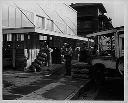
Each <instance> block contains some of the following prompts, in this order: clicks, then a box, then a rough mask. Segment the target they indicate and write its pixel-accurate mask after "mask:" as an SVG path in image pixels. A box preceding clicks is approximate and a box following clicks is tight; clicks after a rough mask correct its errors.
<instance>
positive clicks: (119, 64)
mask: <svg viewBox="0 0 128 103" xmlns="http://www.w3.org/2000/svg"><path fill="white" fill-rule="evenodd" d="M117 70H118V71H119V73H120V75H121V77H122V78H123V77H124V57H121V58H119V59H118V60H117Z"/></svg>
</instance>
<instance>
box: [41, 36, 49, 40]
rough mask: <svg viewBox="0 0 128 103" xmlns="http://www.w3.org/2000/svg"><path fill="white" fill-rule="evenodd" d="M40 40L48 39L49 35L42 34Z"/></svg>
mask: <svg viewBox="0 0 128 103" xmlns="http://www.w3.org/2000/svg"><path fill="white" fill-rule="evenodd" d="M39 40H47V36H43V35H40V36H39Z"/></svg>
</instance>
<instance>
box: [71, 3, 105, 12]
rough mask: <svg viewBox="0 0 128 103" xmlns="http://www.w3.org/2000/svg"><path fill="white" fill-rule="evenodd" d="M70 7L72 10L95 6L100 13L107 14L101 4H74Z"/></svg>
mask: <svg viewBox="0 0 128 103" xmlns="http://www.w3.org/2000/svg"><path fill="white" fill-rule="evenodd" d="M70 6H71V7H72V8H74V9H76V8H81V7H87V6H97V7H98V8H99V9H100V10H101V12H103V13H107V11H106V9H105V7H104V6H103V4H102V3H75V4H71V5H70Z"/></svg>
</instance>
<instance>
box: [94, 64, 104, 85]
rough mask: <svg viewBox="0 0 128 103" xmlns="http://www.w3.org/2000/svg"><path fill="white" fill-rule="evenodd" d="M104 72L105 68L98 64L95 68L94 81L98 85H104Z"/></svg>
mask: <svg viewBox="0 0 128 103" xmlns="http://www.w3.org/2000/svg"><path fill="white" fill-rule="evenodd" d="M104 70H105V66H104V65H103V64H101V63H97V64H95V65H94V66H93V80H94V81H95V83H96V84H97V85H102V84H103V83H104V80H105V76H104Z"/></svg>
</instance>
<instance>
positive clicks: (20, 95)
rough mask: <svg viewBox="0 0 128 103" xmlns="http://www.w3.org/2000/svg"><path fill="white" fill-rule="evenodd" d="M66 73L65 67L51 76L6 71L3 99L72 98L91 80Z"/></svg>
mask: <svg viewBox="0 0 128 103" xmlns="http://www.w3.org/2000/svg"><path fill="white" fill-rule="evenodd" d="M55 67H57V66H55ZM59 67H60V66H59ZM64 73H65V69H64V67H61V68H58V70H57V71H56V72H54V73H53V74H52V75H50V76H46V75H44V74H43V73H24V72H14V71H6V72H4V73H3V100H65V99H72V98H74V97H75V95H76V94H77V93H78V92H79V90H80V89H81V88H83V87H84V85H86V84H88V83H89V81H90V80H89V79H81V80H77V79H73V78H72V77H71V76H68V77H67V76H66V77H65V76H64Z"/></svg>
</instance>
